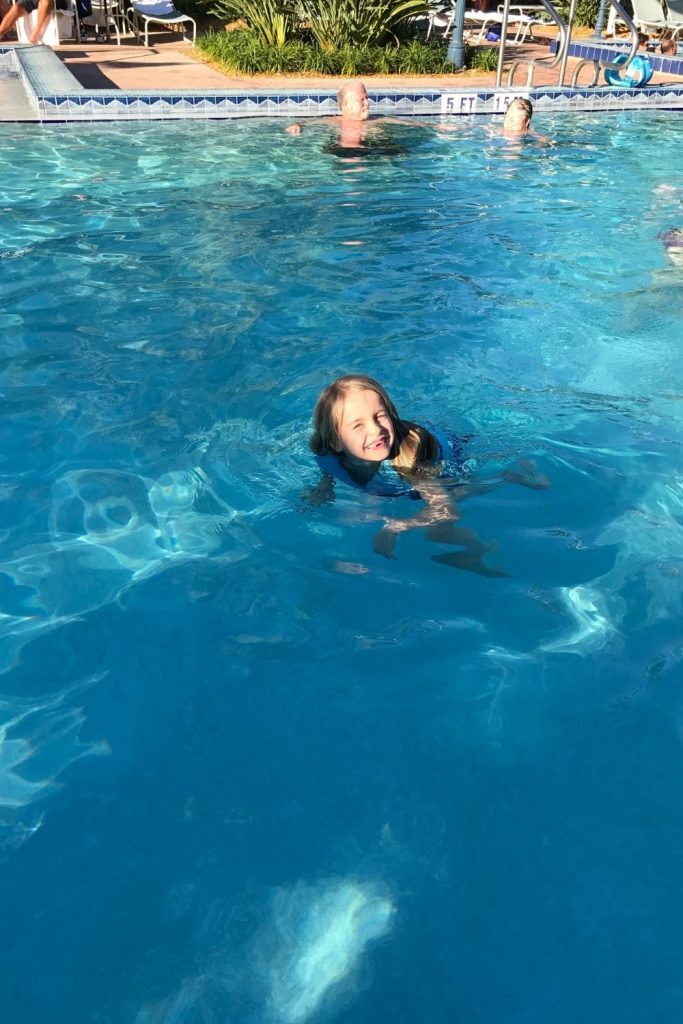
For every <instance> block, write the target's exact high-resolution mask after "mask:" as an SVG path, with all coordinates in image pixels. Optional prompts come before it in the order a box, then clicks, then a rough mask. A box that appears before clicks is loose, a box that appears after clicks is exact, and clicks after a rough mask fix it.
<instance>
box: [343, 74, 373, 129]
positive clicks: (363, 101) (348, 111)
mask: <svg viewBox="0 0 683 1024" xmlns="http://www.w3.org/2000/svg"><path fill="white" fill-rule="evenodd" d="M337 103H338V104H339V110H340V112H341V116H342V117H346V118H348V119H349V120H351V121H366V120H367V118H368V105H369V99H368V93H367V90H366V88H365V86H364V85H363V83H362V82H346V83H345V84H344V85H342V87H341V89H340V90H339V92H338V93H337Z"/></svg>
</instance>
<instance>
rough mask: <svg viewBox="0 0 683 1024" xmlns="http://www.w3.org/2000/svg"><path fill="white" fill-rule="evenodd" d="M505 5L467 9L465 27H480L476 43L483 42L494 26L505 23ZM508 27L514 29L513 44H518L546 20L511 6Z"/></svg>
mask: <svg viewBox="0 0 683 1024" xmlns="http://www.w3.org/2000/svg"><path fill="white" fill-rule="evenodd" d="M502 12H503V7H502V5H501V6H499V7H498V10H497V11H495V12H494V11H465V28H470V29H474V30H476V29H477V28H479V34H478V35H477V37H476V39H475V40H474V43H475V45H479V43H483V42H484V41H485V39H486V34H487V32H490V31H491V29H492V28H500V27H501V25H502V24H503V13H502ZM507 23H508V29H509V30H510V32H512V31H514V36H513V38H512V39H511V40H510V42H511V45H513V46H517V45H519V44H520V43H523V42H524V40H525V39H526V38H527V36H528V35H529V33H530V32H531V29H532V28H533V26H534V25H542V24H544V22H542V21H540V20H539V19H538V18H534V17H532V16H531V15H529V14H524V13H523V12H522V9H521V8H520V7H519V6H517V5H514V6H511V7H510V13H509V15H508V22H507Z"/></svg>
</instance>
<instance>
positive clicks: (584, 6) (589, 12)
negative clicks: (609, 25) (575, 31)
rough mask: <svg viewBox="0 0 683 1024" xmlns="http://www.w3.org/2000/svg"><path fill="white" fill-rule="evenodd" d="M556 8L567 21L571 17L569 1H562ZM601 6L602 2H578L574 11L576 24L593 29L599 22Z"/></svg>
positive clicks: (595, 0) (578, 0) (583, 0)
mask: <svg viewBox="0 0 683 1024" xmlns="http://www.w3.org/2000/svg"><path fill="white" fill-rule="evenodd" d="M556 6H557V10H558V11H559V13H560V14H561V15H562V17H563V18H564V19H565V21H566V20H567V18H568V17H569V0H560V2H558V3H557V4H556ZM599 6H600V0H577V3H576V10H575V11H574V24H575V25H588V26H590V27H591V28H592V27H593V26H594V25H595V23H596V21H597V20H598V8H599Z"/></svg>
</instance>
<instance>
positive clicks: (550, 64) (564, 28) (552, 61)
mask: <svg viewBox="0 0 683 1024" xmlns="http://www.w3.org/2000/svg"><path fill="white" fill-rule="evenodd" d="M510 3H511V0H505V4H504V7H503V22H502V25H501V32H500V48H499V51H498V70H497V72H496V88H497V89H499V88H500V86H501V81H502V78H503V61H504V59H505V33H506V31H507V19H508V13H509V10H510ZM541 3H542V4H543V6H544V7H545V9H546V10H547V12H548V14H549V15H550V17H551V18H552V19H553V21H554V22H555V24H556V25H557V29H558V34H559V37H558V42H557V50H556V51H555V55H554V57H551V58H547V57H535V58H525V59H523V60H516V61H515V62H514V63H513V65H512V67H511V68H510V71H509V74H508V88H509V89H510V88H512V87H513V84H514V78H515V72H516V71H517V68H518V67H521V66H522V65H526V67H527V77H526V88H527V89H530V88H531V86H532V84H533V77H534V71H535V70H536V68H537V67H544V68H546V69H547V68H554V67H557V65H558V64H559V65H560V74H559V81H558V85H559V86H560V88H563V87H564V79H565V75H566V73H567V60H568V58H569V43H570V42H571V34H572V26H573V24H574V12H575V10H576V0H570V4H569V17H568V19H567V21H566V22H565V21H564V20H563V18H562V17H561V15H560V14H559V13H558V11H557V10H556V8H555V6H554V4H552V3H551V0H541ZM610 3H611V5H612V7H614V8H615V10H616V12H617V14H618V15H619V17H620V18H622V19H623V20H624V22H625V23H626V25H627V26H628V28H629V29H630V30H631V36H632V41H631V50H630V51H629V55H628V59H627V61H626V63H625V64H617V63H615V62H614V61H601V60H599V59H598V58H586V59H584V60H582V61H579V63H578V64H577V65H576V67H575V68H574V74H573V75H572V87H575V86H576V83H577V80H578V76H579V73H580V71H581V69H582V68H583V67H584V65H585V64H592V65H593V69H594V70H593V78H592V80H591V82H590V85H589V87H588V88H591V89H592V88H593V87H594V86H595V85H597V83H598V79H599V78H600V71H601V70H602V69H603V68H615V69H617V68H618V69H620V70H621V71H623V70H624V69H625V68H627V67H628V65H629V64H630V63H631V61H632V60H633V58H634V56H635V54H636V51H637V49H638V29H637V28H636V26H635V25H634V24H633V21H632V20H631V18H630V17H629V15H628V14H627V13H626V11H625V10H624V8H623V7H622V5H621V4H620V3H619V0H610Z"/></svg>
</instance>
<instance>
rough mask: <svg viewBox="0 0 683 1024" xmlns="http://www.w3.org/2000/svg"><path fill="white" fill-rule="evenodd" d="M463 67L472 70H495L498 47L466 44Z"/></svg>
mask: <svg viewBox="0 0 683 1024" xmlns="http://www.w3.org/2000/svg"><path fill="white" fill-rule="evenodd" d="M465 67H466V68H470V70H472V71H495V70H496V68H497V67H498V48H497V47H495V46H468V47H467V52H466V53H465Z"/></svg>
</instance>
